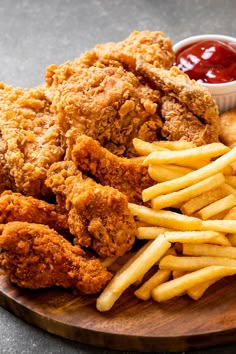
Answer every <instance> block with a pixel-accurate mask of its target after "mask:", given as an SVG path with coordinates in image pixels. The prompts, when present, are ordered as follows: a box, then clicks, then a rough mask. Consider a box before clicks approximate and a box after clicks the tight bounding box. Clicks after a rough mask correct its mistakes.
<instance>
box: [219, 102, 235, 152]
mask: <svg viewBox="0 0 236 354" xmlns="http://www.w3.org/2000/svg"><path fill="white" fill-rule="evenodd" d="M219 124H220V140H221V141H222V143H224V144H225V145H227V146H229V147H230V148H233V147H234V146H235V145H236V108H233V109H230V110H229V111H226V112H224V113H222V114H221V115H220V119H219Z"/></svg>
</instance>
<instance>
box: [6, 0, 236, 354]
mask: <svg viewBox="0 0 236 354" xmlns="http://www.w3.org/2000/svg"><path fill="white" fill-rule="evenodd" d="M235 28H236V2H235V1H234V0H224V1H222V0H199V1H198V0H176V1H174V0H172V1H171V0H159V1H158V0H156V1H155V0H137V1H135V0H130V1H125V0H116V1H113V0H105V1H102V0H85V1H80V0H78V1H76V0H58V1H57V0H49V1H48V0H42V1H36V0H23V1H20V0H19V1H17V0H15V1H14V0H10V1H9V0H8V1H6V0H0V67H1V77H0V80H1V81H4V82H6V83H8V84H10V85H13V86H21V87H33V86H36V85H38V84H40V83H42V82H43V77H44V71H45V67H46V66H47V65H49V64H51V63H57V64H59V63H63V62H64V61H66V60H72V59H73V58H74V57H76V56H78V55H79V54H80V53H81V52H83V51H85V50H87V49H90V48H91V47H93V46H94V45H95V44H96V43H102V42H107V41H118V40H122V39H123V38H125V37H126V36H128V34H129V33H130V32H131V31H133V30H145V29H149V30H162V31H164V33H165V34H166V35H168V36H170V37H171V39H172V41H173V43H175V42H176V41H178V40H180V39H182V38H184V37H187V36H190V35H195V34H201V33H221V34H228V35H232V36H233V35H235ZM235 352H236V345H235V346H228V347H221V348H217V349H216V348H212V349H209V350H208V351H198V352H193V353H195V354H196V353H199V354H200V353H209V354H213V353H215V354H216V353H221V354H223V353H235ZM0 353H1V354H7V353H9V354H15V353H17V354H18V353H22V354H29V353H35V354H37V353H40V354H44V353H47V354H49V353H61V354H62V353H68V354H72V353H99V354H100V353H103V354H105V353H115V352H114V351H110V350H105V349H104V350H103V349H98V348H92V347H89V346H85V345H81V344H79V343H75V342H71V341H69V340H64V339H62V338H59V337H56V336H53V335H49V334H47V333H45V332H43V331H41V330H39V329H37V328H34V327H32V326H30V325H28V324H26V323H24V322H23V321H21V320H20V319H18V318H16V317H15V316H14V315H12V314H10V313H8V312H7V311H5V310H4V309H2V308H0ZM126 353H127V352H126Z"/></svg>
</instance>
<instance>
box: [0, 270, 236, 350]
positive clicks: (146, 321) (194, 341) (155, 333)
mask: <svg viewBox="0 0 236 354" xmlns="http://www.w3.org/2000/svg"><path fill="white" fill-rule="evenodd" d="M133 290H134V289H133V288H130V289H128V290H127V291H126V292H125V293H124V294H123V295H122V297H121V298H120V299H119V300H118V301H117V303H116V304H115V306H114V307H113V309H112V310H111V311H109V312H107V313H100V312H98V311H97V310H96V308H95V303H96V298H95V297H94V296H91V297H90V296H79V297H78V296H74V295H73V294H71V293H70V292H69V291H66V290H63V289H56V288H53V289H45V290H40V291H38V290H37V291H31V290H24V289H20V288H18V287H15V286H13V285H12V284H10V283H9V282H8V280H7V278H6V277H5V275H4V274H1V275H0V305H2V306H3V307H5V308H6V309H8V310H10V311H11V312H13V313H14V314H15V315H17V316H19V317H20V318H22V319H24V320H25V321H27V322H29V323H31V324H34V325H36V326H38V327H40V328H42V329H44V330H46V331H48V332H50V333H54V334H56V335H59V336H62V337H65V338H69V339H72V340H75V341H79V342H82V343H86V344H92V345H96V346H100V347H106V348H110V349H118V350H125V351H128V350H136V351H142V352H144V351H148V352H151V351H186V350H190V349H201V348H206V347H210V346H215V345H218V344H226V343H232V342H234V341H236V339H235V338H236V301H235V293H236V277H228V278H225V279H223V280H221V281H220V282H218V283H217V284H215V285H214V286H212V287H211V288H210V289H208V291H207V292H206V294H205V295H204V296H203V298H202V299H201V300H199V301H197V302H195V301H193V300H191V299H189V298H187V296H186V297H185V296H183V297H181V298H175V299H173V300H169V301H167V302H164V303H160V304H158V303H155V302H153V301H147V302H142V301H140V300H138V299H136V298H135V296H134V295H133Z"/></svg>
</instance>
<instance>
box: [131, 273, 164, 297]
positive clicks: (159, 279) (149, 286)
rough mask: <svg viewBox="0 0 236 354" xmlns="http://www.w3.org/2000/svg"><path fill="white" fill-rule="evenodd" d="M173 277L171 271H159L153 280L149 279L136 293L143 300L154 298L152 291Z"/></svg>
mask: <svg viewBox="0 0 236 354" xmlns="http://www.w3.org/2000/svg"><path fill="white" fill-rule="evenodd" d="M170 276H171V270H167V269H159V270H158V271H157V272H156V273H155V274H154V275H153V276H152V277H151V278H149V279H148V280H147V281H146V282H145V283H144V284H143V285H142V286H141V287H140V288H139V289H138V290H136V291H135V292H134V295H136V296H137V297H138V298H139V299H141V300H148V299H150V298H151V296H152V290H153V289H154V288H155V287H156V286H157V285H160V284H162V283H164V282H166V281H167V280H168V279H169V278H170Z"/></svg>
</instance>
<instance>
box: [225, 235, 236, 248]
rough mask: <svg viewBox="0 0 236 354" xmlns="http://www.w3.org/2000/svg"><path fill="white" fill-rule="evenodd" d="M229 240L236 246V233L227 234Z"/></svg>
mask: <svg viewBox="0 0 236 354" xmlns="http://www.w3.org/2000/svg"><path fill="white" fill-rule="evenodd" d="M227 238H228V241H229V242H230V243H231V246H233V247H236V234H229V235H227Z"/></svg>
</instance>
